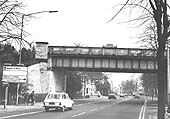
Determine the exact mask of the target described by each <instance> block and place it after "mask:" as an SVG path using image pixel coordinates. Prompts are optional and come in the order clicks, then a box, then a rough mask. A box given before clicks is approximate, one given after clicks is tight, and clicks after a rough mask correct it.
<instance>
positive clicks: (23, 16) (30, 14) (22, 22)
mask: <svg viewBox="0 0 170 119" xmlns="http://www.w3.org/2000/svg"><path fill="white" fill-rule="evenodd" d="M55 12H58V11H40V12H34V13H29V14H23V15H22V19H21V33H20V37H21V39H20V46H19V63H18V65H23V64H22V62H21V49H22V48H21V45H22V40H23V28H24V18H25V17H26V16H32V15H35V14H41V13H55ZM18 89H19V83H18V84H17V93H16V97H17V99H16V105H18Z"/></svg>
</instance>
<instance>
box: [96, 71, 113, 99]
mask: <svg viewBox="0 0 170 119" xmlns="http://www.w3.org/2000/svg"><path fill="white" fill-rule="evenodd" d="M101 74H102V78H101V79H98V80H97V81H96V82H95V85H96V90H97V91H100V92H101V94H102V95H104V96H106V95H108V93H109V92H110V90H111V86H110V83H109V82H108V77H107V76H105V75H104V74H103V73H101Z"/></svg>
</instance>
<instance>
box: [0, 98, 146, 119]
mask: <svg viewBox="0 0 170 119" xmlns="http://www.w3.org/2000/svg"><path fill="white" fill-rule="evenodd" d="M143 105H144V99H143V98H141V99H134V98H129V97H126V98H119V99H118V100H108V99H106V98H104V99H103V98H102V99H100V100H96V101H94V102H89V103H87V102H86V103H84V104H75V105H74V107H73V110H66V111H65V112H60V111H56V110H50V111H49V112H45V111H44V109H43V108H41V109H39V110H34V111H33V110H32V111H31V110H29V111H22V113H21V112H19V113H17V112H15V114H14V113H11V114H8V115H3V116H1V117H0V119H9V118H10V119H23V118H24V119H70V118H72V119H142V115H141V114H142V112H143V111H144V110H143V109H144V108H143V107H144V106H143ZM143 119H144V118H143Z"/></svg>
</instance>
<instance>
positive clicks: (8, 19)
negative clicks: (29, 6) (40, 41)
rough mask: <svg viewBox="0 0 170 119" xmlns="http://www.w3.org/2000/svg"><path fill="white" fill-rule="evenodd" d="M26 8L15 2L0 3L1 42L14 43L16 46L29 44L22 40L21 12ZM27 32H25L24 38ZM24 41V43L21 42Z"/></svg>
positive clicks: (5, 0)
mask: <svg viewBox="0 0 170 119" xmlns="http://www.w3.org/2000/svg"><path fill="white" fill-rule="evenodd" d="M24 7H25V6H24V5H23V3H22V2H18V1H15V0H1V1H0V12H1V13H0V42H1V43H3V42H5V43H10V44H11V43H12V44H13V45H14V46H16V47H17V46H18V45H19V44H20V43H22V45H25V44H29V43H28V42H27V41H25V40H24V39H22V40H21V35H20V34H21V27H22V21H21V20H22V19H21V18H22V15H23V13H22V12H21V10H22V9H23V8H24ZM26 34H27V32H25V31H24V33H23V36H26ZM20 41H22V42H20Z"/></svg>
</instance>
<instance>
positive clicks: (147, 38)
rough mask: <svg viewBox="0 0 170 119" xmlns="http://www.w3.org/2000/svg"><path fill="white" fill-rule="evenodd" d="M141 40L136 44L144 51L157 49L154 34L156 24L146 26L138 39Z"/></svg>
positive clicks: (155, 35)
mask: <svg viewBox="0 0 170 119" xmlns="http://www.w3.org/2000/svg"><path fill="white" fill-rule="evenodd" d="M138 38H139V39H141V40H140V41H137V43H140V44H141V46H140V47H143V48H145V49H148V48H149V49H158V42H157V40H156V38H157V34H156V24H155V22H153V21H152V22H151V23H150V24H149V25H148V26H146V28H145V30H144V31H143V33H141V34H140V35H139V37H138Z"/></svg>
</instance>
